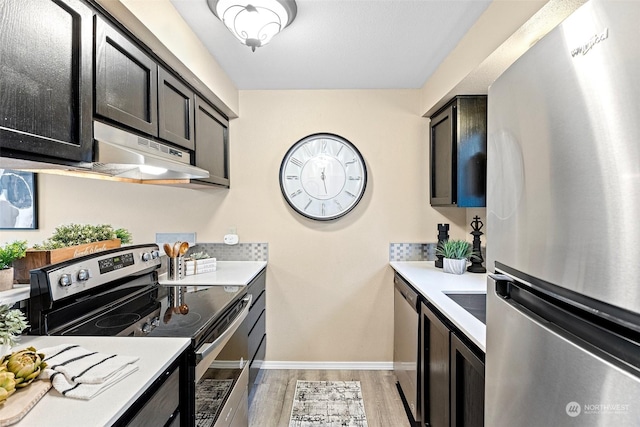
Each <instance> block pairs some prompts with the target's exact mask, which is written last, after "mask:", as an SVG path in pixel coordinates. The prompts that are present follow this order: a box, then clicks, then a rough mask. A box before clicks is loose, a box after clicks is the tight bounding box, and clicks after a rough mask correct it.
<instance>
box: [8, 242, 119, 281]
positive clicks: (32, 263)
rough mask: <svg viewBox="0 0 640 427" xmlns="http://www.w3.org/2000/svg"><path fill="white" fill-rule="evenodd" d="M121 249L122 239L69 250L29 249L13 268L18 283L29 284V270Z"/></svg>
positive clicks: (16, 261)
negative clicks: (108, 250)
mask: <svg viewBox="0 0 640 427" xmlns="http://www.w3.org/2000/svg"><path fill="white" fill-rule="evenodd" d="M119 247H120V239H113V240H103V241H101V242H94V243H87V244H84V245H78V246H70V247H68V248H60V249H51V250H48V251H37V250H34V249H29V250H27V255H26V256H25V257H24V258H20V259H17V260H15V261H14V262H13V267H14V268H15V269H16V272H15V278H16V280H17V281H18V283H29V281H30V280H31V277H30V276H29V270H33V269H34V268H40V267H42V266H45V265H49V264H55V263H58V262H62V261H66V260H68V259H73V258H78V257H81V256H84V255H91V254H94V253H96V252H101V251H106V250H107V249H113V248H119Z"/></svg>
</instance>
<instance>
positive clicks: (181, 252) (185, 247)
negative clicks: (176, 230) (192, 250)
mask: <svg viewBox="0 0 640 427" xmlns="http://www.w3.org/2000/svg"><path fill="white" fill-rule="evenodd" d="M188 250H189V243H188V242H182V243H181V244H180V249H179V250H178V256H183V255H184V254H186V253H187V251H188Z"/></svg>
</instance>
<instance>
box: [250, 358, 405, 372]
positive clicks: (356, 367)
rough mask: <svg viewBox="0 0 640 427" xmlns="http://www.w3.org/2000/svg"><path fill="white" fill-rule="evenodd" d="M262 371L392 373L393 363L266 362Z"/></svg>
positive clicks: (263, 363)
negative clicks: (304, 370)
mask: <svg viewBox="0 0 640 427" xmlns="http://www.w3.org/2000/svg"><path fill="white" fill-rule="evenodd" d="M261 368H262V369H317V370H350V371H392V370H393V362H296V361H267V360H265V361H264V362H262V366H261Z"/></svg>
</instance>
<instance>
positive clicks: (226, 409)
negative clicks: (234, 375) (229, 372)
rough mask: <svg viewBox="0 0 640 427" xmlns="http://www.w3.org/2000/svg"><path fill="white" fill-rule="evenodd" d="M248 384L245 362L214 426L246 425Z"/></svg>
mask: <svg viewBox="0 0 640 427" xmlns="http://www.w3.org/2000/svg"><path fill="white" fill-rule="evenodd" d="M248 385H249V365H248V364H246V365H245V366H244V369H243V370H242V373H241V374H240V377H239V378H238V381H237V382H236V383H235V384H234V386H233V390H232V391H231V394H230V395H229V397H228V398H227V400H226V402H225V403H224V406H223V407H222V410H221V411H220V415H219V416H218V419H217V420H216V423H215V424H214V427H230V426H231V425H232V422H233V425H238V426H240V425H244V426H246V425H248V424H249V420H248V416H247V414H248V412H249V411H248V409H247V407H248V401H247V387H248ZM236 417H237V419H236Z"/></svg>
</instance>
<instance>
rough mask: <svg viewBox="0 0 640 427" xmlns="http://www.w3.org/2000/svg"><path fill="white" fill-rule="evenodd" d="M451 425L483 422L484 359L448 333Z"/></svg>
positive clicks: (476, 425) (473, 426)
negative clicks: (449, 336)
mask: <svg viewBox="0 0 640 427" xmlns="http://www.w3.org/2000/svg"><path fill="white" fill-rule="evenodd" d="M451 426H452V427H463V426H464V427H481V426H484V362H483V361H482V360H481V359H480V358H479V357H478V356H476V355H475V354H474V353H473V352H472V351H471V349H469V348H468V347H467V346H466V345H465V344H464V343H463V342H462V341H461V340H460V339H459V338H458V337H457V336H456V335H455V334H451Z"/></svg>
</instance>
